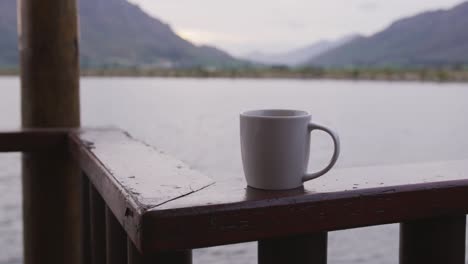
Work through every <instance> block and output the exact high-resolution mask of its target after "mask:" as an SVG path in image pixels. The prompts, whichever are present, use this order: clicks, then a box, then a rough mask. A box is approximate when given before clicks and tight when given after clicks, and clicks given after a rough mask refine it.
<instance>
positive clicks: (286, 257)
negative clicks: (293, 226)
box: [258, 232, 328, 264]
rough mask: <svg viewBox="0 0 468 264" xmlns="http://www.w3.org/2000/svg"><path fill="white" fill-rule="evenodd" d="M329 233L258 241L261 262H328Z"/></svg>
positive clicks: (311, 263)
mask: <svg viewBox="0 0 468 264" xmlns="http://www.w3.org/2000/svg"><path fill="white" fill-rule="evenodd" d="M327 244H328V234H327V233H326V232H323V233H317V234H313V235H301V236H294V237H286V238H275V239H268V240H261V241H258V263H259V264H326V263H327Z"/></svg>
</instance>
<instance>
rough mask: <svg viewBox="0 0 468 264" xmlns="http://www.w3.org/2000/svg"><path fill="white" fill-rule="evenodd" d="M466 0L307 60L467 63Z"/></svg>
mask: <svg viewBox="0 0 468 264" xmlns="http://www.w3.org/2000/svg"><path fill="white" fill-rule="evenodd" d="M466 28H468V2H464V3H462V4H459V5H457V6H455V7H453V8H451V9H439V10H434V11H427V12H423V13H420V14H417V15H415V16H411V17H406V18H403V19H399V20H397V21H395V22H393V23H392V24H390V26H388V27H387V28H386V29H384V30H382V31H380V32H377V33H376V34H374V35H372V36H369V37H364V38H359V39H356V40H354V41H351V42H350V43H347V44H345V45H343V46H341V47H338V48H336V49H332V50H330V51H327V52H325V53H324V54H321V55H319V56H317V57H316V58H313V59H311V60H309V61H308V62H307V63H306V64H308V65H313V66H320V67H427V66H432V67H433V66H443V65H456V64H468V32H467V31H466Z"/></svg>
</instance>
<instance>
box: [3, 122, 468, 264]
mask: <svg viewBox="0 0 468 264" xmlns="http://www.w3.org/2000/svg"><path fill="white" fill-rule="evenodd" d="M63 150H66V152H64V153H68V154H69V155H71V156H72V157H73V159H74V160H75V161H76V162H77V163H78V164H79V166H80V168H81V170H82V172H83V178H82V183H83V184H82V186H83V188H82V198H83V201H82V204H83V209H82V218H83V221H82V232H83V233H82V234H83V236H82V237H83V241H82V243H83V247H82V248H83V252H82V257H83V263H96V264H97V263H109V264H110V263H112V264H118V263H176V264H177V263H191V261H192V258H191V250H192V249H194V248H200V247H210V246H218V245H225V244H231V243H239V242H247V241H259V242H258V258H259V263H262V264H265V263H273V264H274V263H301V264H302V263H326V262H327V232H328V231H334V230H341V229H348V228H356V227H364V226H372V225H381V224H389V223H402V224H401V229H400V263H402V264H413V263H449V264H458V263H460V264H461V263H464V261H465V227H466V221H465V215H466V214H467V213H468V161H467V160H459V161H446V162H434V163H426V164H408V165H399V166H379V167H362V168H350V169H340V170H338V169H337V170H334V171H333V172H330V173H329V174H328V175H327V176H325V177H322V178H320V179H317V180H314V181H312V182H311V183H308V184H306V186H305V187H304V188H303V189H299V190H292V191H281V192H266V191H259V190H254V189H250V188H247V187H246V186H245V183H244V181H243V179H242V178H243V177H242V175H239V177H238V178H233V179H221V180H213V179H210V178H209V177H206V176H205V175H203V174H201V173H199V172H197V171H195V170H193V169H191V168H190V167H188V166H187V165H186V164H184V163H183V162H181V161H179V160H177V159H174V158H172V157H170V156H168V155H166V154H164V153H163V152H161V151H159V150H157V149H155V148H153V147H151V146H149V145H147V144H145V143H143V142H140V141H138V140H135V139H134V138H132V137H131V136H130V135H128V134H127V133H125V132H122V131H120V130H113V129H102V130H81V131H60V130H34V131H20V132H11V133H0V151H1V152H8V151H23V152H43V153H44V155H47V153H51V152H54V151H62V152H63ZM47 228H53V224H52V223H51V225H50V226H49V227H47ZM44 243H47V239H45V240H44ZM36 246H37V247H40V246H41V245H36Z"/></svg>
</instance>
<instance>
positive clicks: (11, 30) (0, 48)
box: [0, 0, 18, 67]
mask: <svg viewBox="0 0 468 264" xmlns="http://www.w3.org/2000/svg"><path fill="white" fill-rule="evenodd" d="M17 34H18V33H17V30H16V1H13V0H0V36H1V37H0V67H2V66H9V65H17V64H18V51H17V50H18V48H17V47H18V37H17Z"/></svg>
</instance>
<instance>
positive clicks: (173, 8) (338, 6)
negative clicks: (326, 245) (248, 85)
mask: <svg viewBox="0 0 468 264" xmlns="http://www.w3.org/2000/svg"><path fill="white" fill-rule="evenodd" d="M130 1H131V2H133V3H136V4H138V5H139V6H140V7H141V8H143V9H144V10H145V11H147V12H148V13H150V14H151V15H153V16H155V17H157V18H159V19H161V20H163V21H164V22H166V23H168V24H170V25H171V27H172V28H173V29H174V30H175V31H176V32H177V33H178V34H179V35H180V36H182V37H184V38H186V39H188V40H191V41H192V42H195V43H197V44H210V45H215V46H217V47H219V48H221V49H224V50H226V51H228V52H230V53H232V54H235V55H243V54H246V53H249V52H251V51H255V50H260V51H266V52H282V51H285V50H289V49H293V48H297V47H301V46H304V45H308V44H310V43H313V42H315V41H317V40H321V39H334V38H338V37H340V36H343V35H347V34H350V33H361V34H371V33H374V32H376V31H379V30H382V29H383V28H385V27H387V26H388V25H389V24H390V23H391V22H392V21H394V20H396V19H398V18H401V17H405V16H410V15H414V14H417V13H420V12H422V11H426V10H433V9H440V8H450V7H453V6H454V5H456V4H458V3H461V2H463V0H130Z"/></svg>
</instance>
